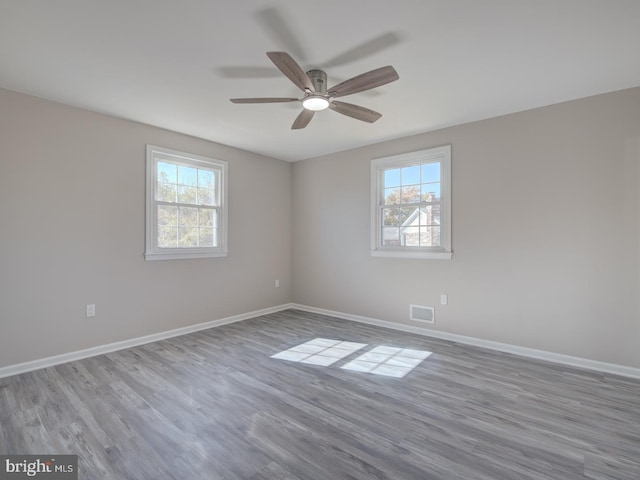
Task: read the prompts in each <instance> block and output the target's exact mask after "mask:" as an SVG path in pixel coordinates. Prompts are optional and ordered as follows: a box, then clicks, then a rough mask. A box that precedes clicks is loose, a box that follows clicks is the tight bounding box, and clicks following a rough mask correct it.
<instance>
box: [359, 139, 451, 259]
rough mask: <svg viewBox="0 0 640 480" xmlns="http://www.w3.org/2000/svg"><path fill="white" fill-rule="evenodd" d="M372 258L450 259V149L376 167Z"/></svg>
mask: <svg viewBox="0 0 640 480" xmlns="http://www.w3.org/2000/svg"><path fill="white" fill-rule="evenodd" d="M371 254H372V255H374V256H384V257H407V258H435V259H449V258H451V146H450V145H447V146H444V147H438V148H431V149H429V150H421V151H419V152H412V153H406V154H402V155H395V156H392V157H384V158H378V159H376V160H373V161H372V162H371Z"/></svg>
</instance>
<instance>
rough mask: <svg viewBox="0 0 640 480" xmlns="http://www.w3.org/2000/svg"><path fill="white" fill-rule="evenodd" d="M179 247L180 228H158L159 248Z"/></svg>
mask: <svg viewBox="0 0 640 480" xmlns="http://www.w3.org/2000/svg"><path fill="white" fill-rule="evenodd" d="M177 246H178V227H158V247H160V248H175V247H177Z"/></svg>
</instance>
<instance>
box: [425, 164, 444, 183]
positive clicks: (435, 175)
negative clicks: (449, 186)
mask: <svg viewBox="0 0 640 480" xmlns="http://www.w3.org/2000/svg"><path fill="white" fill-rule="evenodd" d="M439 181H440V162H434V163H424V164H423V165H422V180H421V182H422V183H430V182H439Z"/></svg>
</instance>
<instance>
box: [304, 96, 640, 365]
mask: <svg viewBox="0 0 640 480" xmlns="http://www.w3.org/2000/svg"><path fill="white" fill-rule="evenodd" d="M381 121H382V122H385V121H387V122H391V121H393V119H390V118H388V119H385V118H384V117H383V119H382V120H381ZM444 144H451V145H452V146H453V149H452V178H453V180H452V184H453V185H452V190H453V231H452V236H453V251H454V254H453V259H452V260H449V261H447V260H407V259H392V258H373V257H371V256H370V255H369V231H370V230H369V228H370V227H369V218H370V192H369V188H370V183H369V182H370V180H369V179H370V161H371V159H372V158H375V157H380V156H385V155H391V154H397V153H402V152H409V151H414V150H419V149H423V148H427V147H433V146H439V145H444ZM639 163H640V88H637V89H631V90H626V91H620V92H616V93H611V94H606V95H600V96H597V97H591V98H587V99H583V100H578V101H573V102H568V103H563V104H559V105H554V106H550V107H545V108H540V109H536V110H531V111H527V112H522V113H519V114H514V115H508V116H503V117H499V118H495V119H490V120H485V121H481V122H476V123H471V124H466V125H462V126H457V127H453V128H448V129H444V130H441V131H437V132H432V133H426V134H422V135H417V136H413V137H409V138H403V139H399V140H395V141H389V142H385V143H381V144H377V145H373V146H368V147H364V148H359V149H355V150H351V151H347V152H342V153H337V154H333V155H328V156H325V157H321V158H316V159H311V160H307V161H302V162H297V163H295V164H294V165H293V198H294V205H293V246H294V248H293V252H294V255H293V266H294V270H293V272H294V273H293V280H294V282H293V283H294V288H293V299H294V301H295V302H297V303H300V304H304V305H308V306H313V307H319V308H324V309H329V310H334V311H338V312H343V313H348V314H353V315H361V316H366V317H372V318H376V319H382V320H387V321H392V322H398V323H402V324H409V325H416V326H426V325H425V324H419V323H414V322H411V321H410V320H409V318H408V317H409V314H408V311H409V304H410V303H415V304H420V305H432V306H436V307H437V308H436V320H437V323H436V325H434V326H433V327H432V328H435V329H438V330H443V331H447V332H451V333H455V334H460V335H466V336H471V337H477V338H482V339H487V340H493V341H497V342H504V343H508V344H513V345H518V346H524V347H529V348H535V349H542V350H548V351H551V352H555V353H561V354H567V355H573V356H578V357H584V358H589V359H592V360H598V361H605V362H612V363H618V364H622V365H627V366H632V367H640V315H639V313H640V312H639V308H638V298H639V294H640V289H639V286H640V285H639V272H640V248H639V246H640V242H639V240H640V239H639V220H640V208H639V207H640V205H639V195H638V194H639V191H640V189H639V168H638V167H639ZM440 293H447V294H449V305H448V306H442V307H441V306H439V295H440Z"/></svg>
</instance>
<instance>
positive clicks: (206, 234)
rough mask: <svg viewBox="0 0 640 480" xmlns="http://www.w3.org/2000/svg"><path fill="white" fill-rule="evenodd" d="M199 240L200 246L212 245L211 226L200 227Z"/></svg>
mask: <svg viewBox="0 0 640 480" xmlns="http://www.w3.org/2000/svg"><path fill="white" fill-rule="evenodd" d="M199 240H200V246H201V247H213V228H201V229H200V239H199Z"/></svg>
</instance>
